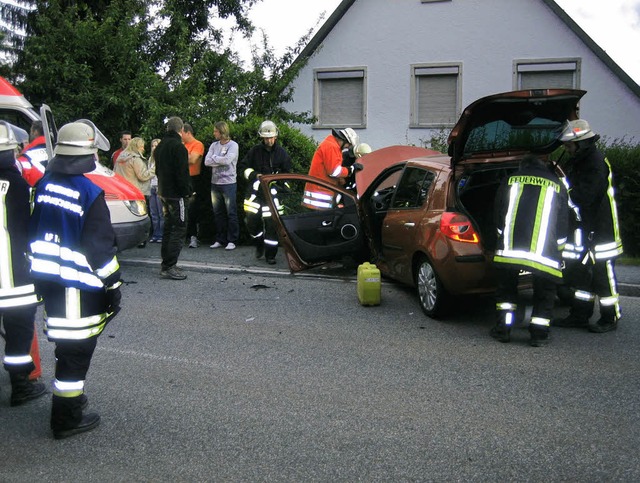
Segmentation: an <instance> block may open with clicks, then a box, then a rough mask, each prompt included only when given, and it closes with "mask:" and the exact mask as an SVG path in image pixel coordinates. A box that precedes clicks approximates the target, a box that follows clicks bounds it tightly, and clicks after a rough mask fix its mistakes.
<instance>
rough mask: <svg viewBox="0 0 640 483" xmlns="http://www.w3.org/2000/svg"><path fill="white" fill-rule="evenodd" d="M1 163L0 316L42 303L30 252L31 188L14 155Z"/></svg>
mask: <svg viewBox="0 0 640 483" xmlns="http://www.w3.org/2000/svg"><path fill="white" fill-rule="evenodd" d="M0 155H2V158H4V159H2V160H0V217H1V219H0V312H2V310H3V309H14V308H16V307H24V306H27V305H33V304H36V303H38V297H37V296H36V293H35V288H34V285H33V282H32V280H31V277H30V276H29V262H28V260H27V257H26V252H27V228H28V224H29V211H30V206H29V185H28V184H27V182H26V181H25V180H24V179H23V178H22V177H21V176H20V173H19V172H18V170H17V169H16V167H15V159H14V156H13V152H11V151H2V152H0Z"/></svg>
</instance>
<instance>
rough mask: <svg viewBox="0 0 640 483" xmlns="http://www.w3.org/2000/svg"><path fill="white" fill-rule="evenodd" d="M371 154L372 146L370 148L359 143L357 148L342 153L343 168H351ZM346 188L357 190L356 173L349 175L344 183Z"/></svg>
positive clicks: (365, 144)
mask: <svg viewBox="0 0 640 483" xmlns="http://www.w3.org/2000/svg"><path fill="white" fill-rule="evenodd" d="M370 152H371V146H369V145H368V144H367V143H359V144H358V145H356V146H352V147H350V148H349V149H345V150H343V151H342V166H344V167H345V168H349V167H351V166H353V165H354V163H355V162H356V161H357V160H358V159H360V158H361V157H362V156H364V155H365V154H369V153H370ZM344 187H345V188H347V189H351V190H355V189H356V172H355V171H352V172H351V173H349V176H347V180H346V181H345V183H344Z"/></svg>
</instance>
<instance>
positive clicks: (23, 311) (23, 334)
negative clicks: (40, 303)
mask: <svg viewBox="0 0 640 483" xmlns="http://www.w3.org/2000/svg"><path fill="white" fill-rule="evenodd" d="M36 308H37V306H36V305H27V306H24V307H15V308H10V309H3V310H1V311H0V318H1V319H2V324H3V326H4V332H5V347H4V353H5V355H7V356H26V355H28V354H29V353H30V351H31V342H32V341H33V334H34V331H35V326H34V322H35V320H34V319H35V316H36ZM34 367H35V366H34V364H33V362H28V363H25V364H4V368H5V369H6V370H7V372H9V373H10V374H24V373H30V372H31V371H33V369H34Z"/></svg>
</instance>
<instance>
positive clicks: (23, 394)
mask: <svg viewBox="0 0 640 483" xmlns="http://www.w3.org/2000/svg"><path fill="white" fill-rule="evenodd" d="M9 377H10V378H11V403H10V404H11V406H20V405H21V404H24V403H26V402H27V401H31V400H32V399H36V398H39V397H40V396H42V395H44V394H46V392H47V388H46V387H45V385H44V384H42V383H41V382H34V381H30V380H29V374H27V373H22V374H11V375H10V376H9Z"/></svg>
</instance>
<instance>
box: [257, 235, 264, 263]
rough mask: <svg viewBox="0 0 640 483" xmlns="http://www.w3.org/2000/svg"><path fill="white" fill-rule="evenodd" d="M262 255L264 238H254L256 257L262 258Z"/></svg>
mask: <svg viewBox="0 0 640 483" xmlns="http://www.w3.org/2000/svg"><path fill="white" fill-rule="evenodd" d="M263 255H264V240H262V239H256V259H260V258H262V256H263Z"/></svg>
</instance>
